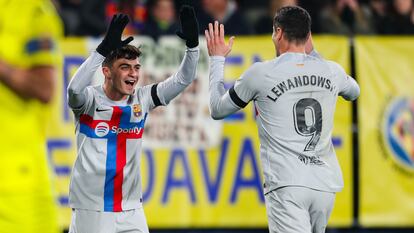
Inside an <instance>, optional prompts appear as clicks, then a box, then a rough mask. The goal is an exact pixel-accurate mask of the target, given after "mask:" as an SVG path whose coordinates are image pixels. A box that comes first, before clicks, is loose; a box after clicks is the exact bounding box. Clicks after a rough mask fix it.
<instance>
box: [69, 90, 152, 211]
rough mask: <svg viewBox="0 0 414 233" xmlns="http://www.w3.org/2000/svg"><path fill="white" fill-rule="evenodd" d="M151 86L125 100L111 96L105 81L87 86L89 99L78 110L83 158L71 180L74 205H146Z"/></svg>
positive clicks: (96, 207)
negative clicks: (144, 160) (143, 171)
mask: <svg viewBox="0 0 414 233" xmlns="http://www.w3.org/2000/svg"><path fill="white" fill-rule="evenodd" d="M151 86H154V85H151ZM151 86H145V87H143V88H139V89H137V91H138V93H137V94H136V95H133V96H131V97H130V99H128V100H125V101H112V100H110V99H108V98H107V97H106V95H105V93H104V92H103V89H102V86H94V87H87V92H86V93H87V94H86V96H87V102H86V103H85V105H83V107H82V108H81V109H75V110H74V113H75V118H76V136H77V145H78V157H77V159H76V162H75V165H74V169H73V171H72V178H71V184H70V205H71V207H72V208H79V209H90V210H102V211H114V212H116V211H123V210H128V209H135V208H138V207H140V206H141V205H142V191H141V176H140V164H141V161H140V160H141V144H142V134H143V132H144V124H145V120H146V117H147V115H148V111H149V110H150V109H152V108H153V107H154V104H153V100H152V96H151V93H150V89H151Z"/></svg>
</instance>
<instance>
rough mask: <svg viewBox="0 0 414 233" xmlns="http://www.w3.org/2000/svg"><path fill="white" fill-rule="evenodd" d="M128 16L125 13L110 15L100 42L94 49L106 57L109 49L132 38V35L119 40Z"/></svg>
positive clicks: (119, 46)
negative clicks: (109, 21) (109, 20)
mask: <svg viewBox="0 0 414 233" xmlns="http://www.w3.org/2000/svg"><path fill="white" fill-rule="evenodd" d="M128 22H129V18H128V16H127V15H125V14H116V15H114V16H113V17H112V20H111V23H110V24H109V27H108V30H107V32H106V35H105V37H104V39H103V40H102V42H101V43H100V44H99V45H98V47H97V48H96V51H97V52H98V53H100V54H101V55H102V56H104V57H106V56H107V55H108V54H109V53H110V52H111V51H113V50H115V49H118V48H121V47H123V46H124V45H127V44H128V43H129V42H131V41H132V40H133V39H134V38H132V36H130V37H128V38H127V39H125V40H121V37H122V32H123V31H124V29H125V26H126V25H127V24H128Z"/></svg>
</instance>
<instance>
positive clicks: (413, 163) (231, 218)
mask: <svg viewBox="0 0 414 233" xmlns="http://www.w3.org/2000/svg"><path fill="white" fill-rule="evenodd" d="M314 40H315V47H316V48H317V49H318V51H319V52H320V53H321V54H322V55H323V56H324V57H325V58H326V59H332V60H334V61H336V62H338V63H339V64H341V65H342V66H343V67H344V68H345V69H346V70H347V72H348V73H351V74H353V75H354V76H355V77H356V78H357V80H358V82H359V84H360V86H361V96H360V98H359V99H358V101H357V103H355V104H351V103H349V102H345V101H343V100H342V99H340V100H339V102H338V105H337V111H336V115H335V127H334V133H333V142H334V145H335V148H336V151H337V156H338V158H339V161H340V164H341V167H342V170H343V174H344V180H345V188H344V190H343V191H342V192H341V193H339V194H338V195H337V199H336V204H335V208H334V211H333V214H332V217H331V219H330V222H329V227H330V231H333V232H335V231H340V232H342V231H345V232H346V231H348V230H349V231H358V230H359V231H360V230H365V231H367V230H370V229H371V230H372V229H375V230H379V229H392V231H390V232H414V230H413V227H414V196H413V195H412V193H413V190H414V182H413V175H414V154H413V149H414V144H413V130H412V129H413V124H414V117H413V116H414V115H413V114H414V98H413V95H414V91H413V90H414V88H413V87H414V79H413V77H414V64H413V63H414V61H413V59H410V58H411V56H412V54H413V53H414V48H413V46H412V44H413V42H414V38H412V37H373V36H371V37H363V36H357V37H355V38H352V39H350V38H348V37H344V36H324V35H317V36H315V38H314ZM99 42H100V39H99V38H65V39H64V40H63V41H62V51H63V63H62V69H61V76H60V79H59V91H58V92H57V93H56V96H55V99H54V102H53V114H54V115H53V117H52V120H51V121H50V126H51V127H50V130H49V134H48V135H49V136H48V151H49V155H48V156H49V158H50V161H51V164H52V168H53V169H54V171H55V174H56V190H57V195H58V201H59V204H60V224H61V226H62V229H67V227H68V224H69V222H70V209H69V208H68V205H67V204H68V203H67V202H68V186H69V176H70V171H71V167H72V164H73V161H74V159H75V156H76V155H75V154H76V152H75V144H74V128H73V127H74V126H73V125H74V124H73V118H72V115H71V113H70V111H69V109H68V108H67V105H66V91H65V90H66V86H67V84H68V82H69V80H70V77H71V76H72V75H73V73H74V72H75V71H76V68H77V67H78V66H79V65H80V64H81V63H82V61H83V60H84V59H85V58H86V57H87V55H88V53H89V52H90V51H92V50H93V49H94V48H95V47H96V45H97V43H99ZM133 43H134V44H137V45H138V44H141V45H142V49H143V52H144V54H143V57H142V61H141V62H142V63H143V69H142V71H141V72H142V73H141V84H145V83H148V82H153V81H157V80H161V79H163V78H165V77H166V76H167V75H168V74H170V73H171V72H173V71H174V70H175V69H176V68H177V67H178V65H179V62H180V58H181V56H182V55H183V53H182V51H183V49H184V44H183V42H181V41H180V40H178V39H176V38H175V37H163V38H161V39H160V40H159V41H158V42H154V41H153V39H151V38H148V37H143V36H141V37H136V38H135V40H134V42H133ZM200 48H201V50H202V52H201V59H200V63H199V66H198V76H199V77H198V81H197V82H196V83H195V84H193V85H192V86H191V87H189V89H188V90H187V91H186V92H185V93H183V95H182V96H181V97H179V98H178V99H176V100H174V101H173V102H172V104H171V106H168V107H167V108H165V109H161V110H160V111H158V110H157V111H155V112H154V113H152V115H150V117H149V119H150V120H149V122H148V124H147V125H146V131H145V134H144V135H145V136H144V142H145V147H144V152H143V163H142V167H143V171H142V176H143V184H144V187H143V190H144V206H145V211H146V214H147V219H148V223H149V226H150V229H152V230H154V231H161V232H171V231H172V230H176V231H191V232H197V231H203V232H206V231H207V232H210V231H215V232H217V231H229V230H230V231H237V232H252V231H253V232H256V231H257V232H266V224H267V220H266V215H265V206H264V199H263V196H262V192H261V190H262V188H261V186H262V181H261V179H262V177H261V172H260V160H259V152H258V146H259V142H258V137H257V129H256V126H255V123H254V115H255V114H254V113H255V112H254V108H253V106H252V105H249V106H247V107H246V108H245V109H244V110H242V111H240V112H238V113H236V114H234V115H232V116H230V117H228V118H226V119H225V120H224V121H222V122H220V121H213V120H211V119H210V118H209V116H208V108H207V102H206V101H207V99H208V94H207V80H208V55H207V52H206V46H205V42H204V40H203V39H202V40H201V44H200ZM166 54H168V55H167V56H166ZM273 57H274V48H273V44H272V42H271V40H270V36H269V35H267V36H254V37H252V36H250V37H241V36H239V37H238V38H237V40H236V43H235V45H234V48H233V51H232V53H231V55H230V56H229V57H228V58H227V59H226V68H225V77H226V80H225V81H226V85H227V86H231V85H232V83H233V81H234V80H235V79H236V78H237V77H239V76H240V74H241V73H242V72H243V70H245V69H246V68H247V67H248V66H249V65H251V64H252V63H254V62H256V61H261V60H265V59H272V58H273ZM391 58H392V59H391ZM101 81H102V79H101V77H100V75H99V74H97V75H96V77H95V80H94V82H95V84H97V83H99V82H101ZM157 125H159V126H158V127H157ZM395 228H397V229H398V230H396V229H395Z"/></svg>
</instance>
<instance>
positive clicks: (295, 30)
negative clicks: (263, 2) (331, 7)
mask: <svg viewBox="0 0 414 233" xmlns="http://www.w3.org/2000/svg"><path fill="white" fill-rule="evenodd" d="M311 23H312V22H311V17H310V15H309V13H308V12H307V11H306V10H305V9H303V8H302V7H299V6H285V7H282V8H280V9H279V10H278V11H277V12H276V14H275V17H274V19H273V26H274V27H275V29H276V28H278V27H279V28H281V29H282V30H283V32H284V36H285V38H286V39H287V40H288V41H289V42H297V43H305V42H306V40H307V38H308V34H309V32H310V30H311Z"/></svg>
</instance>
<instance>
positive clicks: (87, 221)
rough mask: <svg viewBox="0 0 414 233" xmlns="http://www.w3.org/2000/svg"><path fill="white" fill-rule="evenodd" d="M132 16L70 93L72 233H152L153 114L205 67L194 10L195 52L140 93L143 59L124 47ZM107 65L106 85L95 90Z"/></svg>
mask: <svg viewBox="0 0 414 233" xmlns="http://www.w3.org/2000/svg"><path fill="white" fill-rule="evenodd" d="M128 22H129V19H128V17H127V16H126V15H123V14H120V15H115V16H114V17H113V19H112V21H111V23H110V25H109V27H108V31H107V33H106V35H105V37H104V40H103V41H102V43H101V44H100V45H99V46H98V47H97V49H96V52H93V53H92V54H91V55H90V57H89V58H88V59H87V60H86V61H85V62H84V63H83V64H82V65H81V66H80V68H79V69H78V71H77V72H76V74H75V75H74V77H73V79H72V80H71V82H70V84H69V87H68V95H69V106H70V107H71V109H72V110H73V112H74V115H75V120H76V136H77V147H78V149H77V151H78V155H77V159H76V162H75V165H74V168H73V171H72V177H71V183H70V192H69V202H70V206H71V208H72V209H73V212H72V221H71V225H70V229H69V232H70V233H117V232H144V233H145V232H148V226H147V222H146V218H145V215H144V211H143V208H142V190H141V177H140V161H141V144H142V134H143V132H144V124H145V121H146V119H147V115H148V112H149V111H150V110H151V109H153V108H155V107H157V106H161V105H167V104H168V103H169V102H170V101H171V100H172V99H173V98H174V97H176V96H177V95H178V94H179V93H180V92H182V91H183V90H184V89H185V88H186V87H187V86H188V85H189V84H190V83H191V82H192V81H193V80H194V79H195V77H196V76H195V74H196V66H197V63H198V59H199V48H198V22H197V19H196V17H195V14H194V9H193V8H192V7H190V6H187V5H184V6H182V7H181V9H180V22H181V31H180V32H177V34H178V35H179V36H180V37H181V38H183V39H184V40H185V41H186V45H187V49H186V52H185V55H184V58H183V61H182V63H181V66H180V68H179V70H178V72H177V73H175V74H174V75H172V76H171V77H169V78H168V79H166V80H165V81H162V82H160V83H157V84H151V85H147V86H143V87H138V88H135V87H136V84H137V82H138V79H139V69H140V66H141V65H140V62H139V59H138V58H139V56H140V54H141V52H140V51H139V48H137V47H135V46H132V45H128V43H129V42H130V41H132V39H133V38H132V37H129V38H127V39H125V40H123V41H122V40H121V35H122V32H123V30H124V28H125V26H126V25H127V24H128ZM101 64H102V72H103V74H104V76H105V81H104V84H103V85H98V86H90V83H91V79H92V77H93V76H94V73H95V71H96V70H97V69H98V68H99V67H100V65H101Z"/></svg>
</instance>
